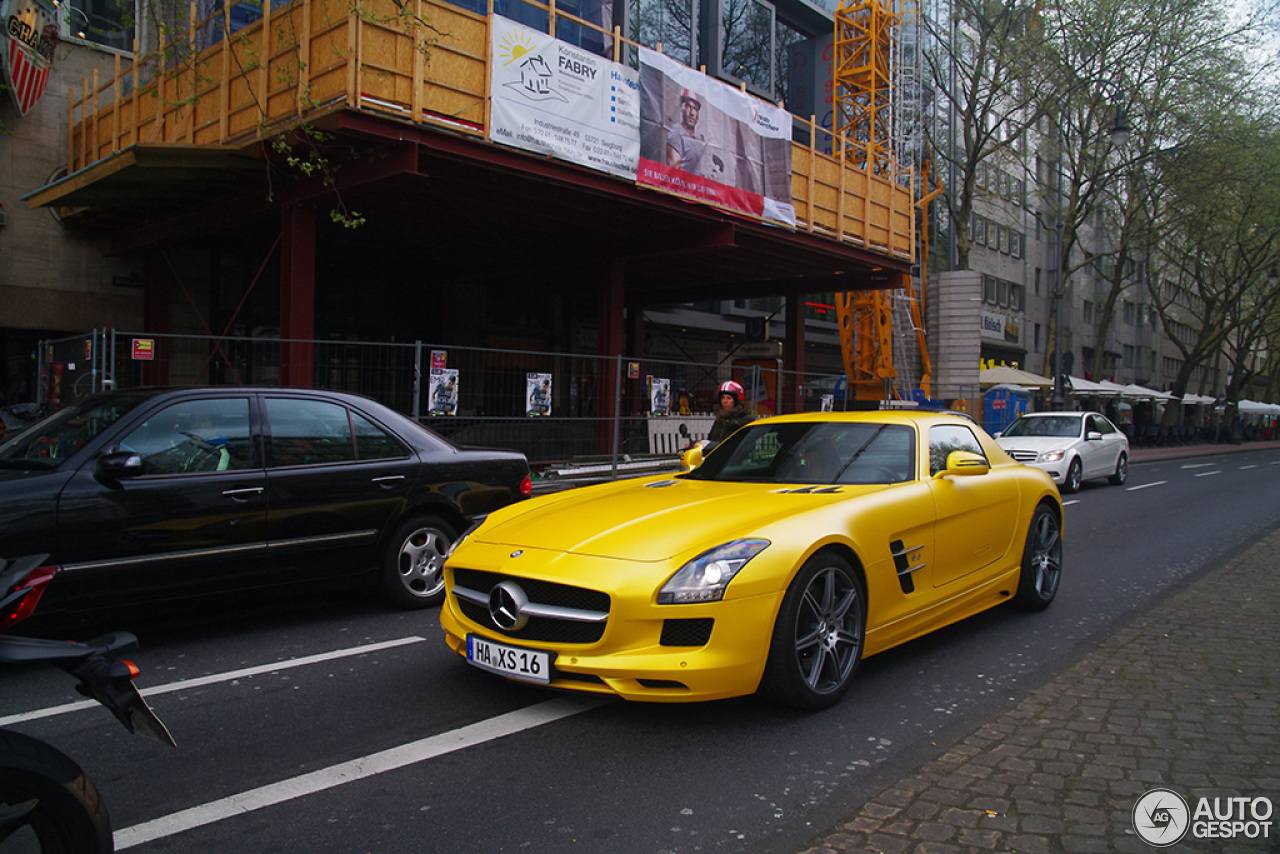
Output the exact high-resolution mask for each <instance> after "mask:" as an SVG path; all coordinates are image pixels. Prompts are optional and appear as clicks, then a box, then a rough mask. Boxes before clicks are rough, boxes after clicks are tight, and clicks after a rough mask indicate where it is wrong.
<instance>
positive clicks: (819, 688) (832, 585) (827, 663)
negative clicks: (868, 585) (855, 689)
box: [760, 552, 867, 711]
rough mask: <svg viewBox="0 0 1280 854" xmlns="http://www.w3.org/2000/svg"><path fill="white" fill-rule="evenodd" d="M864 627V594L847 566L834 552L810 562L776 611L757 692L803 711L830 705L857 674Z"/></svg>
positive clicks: (822, 553)
mask: <svg viewBox="0 0 1280 854" xmlns="http://www.w3.org/2000/svg"><path fill="white" fill-rule="evenodd" d="M866 623H867V595H866V591H865V590H864V588H863V584H862V579H861V578H860V577H859V576H858V574H857V573H856V572H854V571H853V568H852V567H851V566H850V565H849V562H848V561H846V560H845V559H844V558H842V557H840V556H839V555H837V554H835V553H834V552H819V553H818V554H816V555H814V556H813V557H811V558H809V560H807V561H806V562H805V564H804V566H802V567H800V572H798V573H797V574H796V577H795V579H794V580H793V581H792V582H791V586H790V587H788V588H787V593H786V595H785V596H784V597H783V599H782V607H781V608H780V609H779V610H778V619H777V620H776V621H775V622H774V625H773V638H772V640H771V641H770V644H769V658H768V660H767V661H766V663H765V670H764V677H763V678H762V679H761V680H760V693H761V694H762V695H763V696H765V697H767V698H768V699H770V700H772V701H774V702H776V703H781V704H782V705H784V706H791V707H793V708H797V709H804V710H807V711H816V710H818V709H825V708H828V707H829V706H832V705H834V704H835V703H836V702H837V701H838V700H839V699H840V698H841V697H842V696H844V693H845V691H847V690H849V685H850V684H851V683H852V682H853V677H854V674H855V673H857V671H858V664H859V662H860V661H861V660H862V648H863V642H864V640H865V638H866V633H867V626H866Z"/></svg>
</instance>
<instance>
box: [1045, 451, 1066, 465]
mask: <svg viewBox="0 0 1280 854" xmlns="http://www.w3.org/2000/svg"><path fill="white" fill-rule="evenodd" d="M1066 453H1067V452H1066V451H1045V452H1044V453H1043V454H1041V455H1040V462H1042V463H1056V462H1057V461H1058V460H1060V459H1062V458H1063V457H1064V456H1065V455H1066Z"/></svg>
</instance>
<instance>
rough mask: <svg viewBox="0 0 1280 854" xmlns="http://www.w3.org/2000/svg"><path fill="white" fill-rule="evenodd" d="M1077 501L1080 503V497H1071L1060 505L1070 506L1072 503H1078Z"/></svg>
mask: <svg viewBox="0 0 1280 854" xmlns="http://www.w3.org/2000/svg"><path fill="white" fill-rule="evenodd" d="M1079 503H1080V499H1079V498H1073V499H1071V500H1070V501H1064V502H1062V506H1063V507H1070V506H1071V505H1072V504H1079Z"/></svg>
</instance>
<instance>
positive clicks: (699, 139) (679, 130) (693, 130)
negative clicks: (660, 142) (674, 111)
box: [667, 89, 707, 175]
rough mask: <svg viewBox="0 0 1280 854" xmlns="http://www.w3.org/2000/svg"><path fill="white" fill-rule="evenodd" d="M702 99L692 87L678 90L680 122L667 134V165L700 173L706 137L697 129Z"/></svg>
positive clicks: (695, 173) (696, 173)
mask: <svg viewBox="0 0 1280 854" xmlns="http://www.w3.org/2000/svg"><path fill="white" fill-rule="evenodd" d="M701 113H702V99H701V98H699V97H698V93H697V92H694V91H693V90H692V89H682V90H681V91H680V122H679V123H678V124H677V125H676V126H675V127H673V128H672V129H671V132H670V133H669V134H668V135H667V165H668V166H670V167H672V168H673V169H683V170H684V171H686V172H692V173H693V174H694V175H701V174H702V153H703V151H704V150H705V149H706V147H707V137H706V135H705V134H704V133H700V132H699V131H698V117H699V115H700V114H701Z"/></svg>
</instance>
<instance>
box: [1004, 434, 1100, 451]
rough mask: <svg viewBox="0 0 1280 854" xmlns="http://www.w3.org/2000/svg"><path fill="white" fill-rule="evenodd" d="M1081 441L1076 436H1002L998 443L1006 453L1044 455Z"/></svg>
mask: <svg viewBox="0 0 1280 854" xmlns="http://www.w3.org/2000/svg"><path fill="white" fill-rule="evenodd" d="M1079 441H1080V440H1079V439H1077V438H1076V437H1075V436H1010V437H1004V436H1001V437H1000V438H999V439H996V443H997V444H999V445H1000V447H1002V448H1004V449H1005V450H1006V451H1009V450H1016V451H1035V452H1037V453H1044V452H1045V451H1054V450H1057V449H1059V448H1062V449H1066V448H1070V447H1071V446H1072V445H1074V444H1076V443H1077V442H1079Z"/></svg>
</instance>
